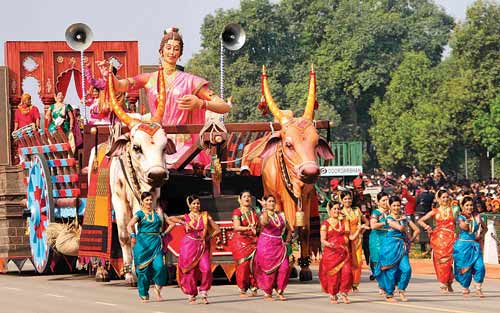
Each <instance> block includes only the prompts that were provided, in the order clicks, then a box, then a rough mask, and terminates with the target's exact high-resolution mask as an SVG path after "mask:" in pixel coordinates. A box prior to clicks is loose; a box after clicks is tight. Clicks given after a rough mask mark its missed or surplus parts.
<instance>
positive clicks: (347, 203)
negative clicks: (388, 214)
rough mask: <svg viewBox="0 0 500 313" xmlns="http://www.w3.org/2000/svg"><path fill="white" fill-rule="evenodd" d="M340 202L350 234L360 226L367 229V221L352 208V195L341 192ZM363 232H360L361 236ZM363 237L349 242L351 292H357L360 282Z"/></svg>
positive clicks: (356, 208) (359, 211)
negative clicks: (364, 226) (362, 225)
mask: <svg viewBox="0 0 500 313" xmlns="http://www.w3.org/2000/svg"><path fill="white" fill-rule="evenodd" d="M340 200H341V201H342V214H344V216H345V217H346V219H347V222H349V229H350V230H351V232H356V231H357V230H358V228H360V227H361V224H364V225H366V228H368V229H369V227H368V225H369V223H368V220H367V219H366V217H365V216H364V215H363V214H362V213H361V210H360V209H359V208H358V207H352V194H351V192H349V191H342V193H341V194H340ZM363 232H364V230H362V231H361V234H362V233H363ZM362 242H363V237H362V236H358V237H357V238H356V239H354V240H352V241H351V258H352V265H351V269H352V290H353V291H355V292H356V291H358V286H359V282H360V281H361V267H362V265H363V246H362Z"/></svg>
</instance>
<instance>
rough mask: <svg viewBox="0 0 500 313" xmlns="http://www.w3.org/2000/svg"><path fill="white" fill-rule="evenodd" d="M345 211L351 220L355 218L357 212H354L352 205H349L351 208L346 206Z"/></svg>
mask: <svg viewBox="0 0 500 313" xmlns="http://www.w3.org/2000/svg"><path fill="white" fill-rule="evenodd" d="M343 211H344V213H345V215H346V216H347V218H348V219H349V220H353V219H354V218H355V217H356V216H355V214H354V210H353V209H352V207H349V208H347V207H344V210H343Z"/></svg>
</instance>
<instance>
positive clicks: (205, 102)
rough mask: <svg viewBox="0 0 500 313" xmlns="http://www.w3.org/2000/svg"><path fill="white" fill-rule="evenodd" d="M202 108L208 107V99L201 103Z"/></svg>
mask: <svg viewBox="0 0 500 313" xmlns="http://www.w3.org/2000/svg"><path fill="white" fill-rule="evenodd" d="M200 109H205V110H206V109H208V101H207V100H203V103H202V104H201V106H200Z"/></svg>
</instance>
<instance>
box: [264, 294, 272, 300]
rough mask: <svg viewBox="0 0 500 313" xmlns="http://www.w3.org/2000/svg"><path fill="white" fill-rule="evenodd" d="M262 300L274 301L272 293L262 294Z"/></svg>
mask: <svg viewBox="0 0 500 313" xmlns="http://www.w3.org/2000/svg"><path fill="white" fill-rule="evenodd" d="M264 301H274V299H273V296H272V295H264Z"/></svg>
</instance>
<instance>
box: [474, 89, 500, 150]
mask: <svg viewBox="0 0 500 313" xmlns="http://www.w3.org/2000/svg"><path fill="white" fill-rule="evenodd" d="M474 128H475V129H476V132H477V133H478V135H479V138H481V143H482V144H483V146H484V147H486V148H487V149H488V150H489V151H490V153H492V154H493V155H497V154H499V153H500V141H499V139H500V95H498V96H497V97H496V98H495V99H494V100H493V101H492V102H491V103H490V105H489V112H480V114H479V115H478V117H477V119H476V120H475V121H474Z"/></svg>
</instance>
